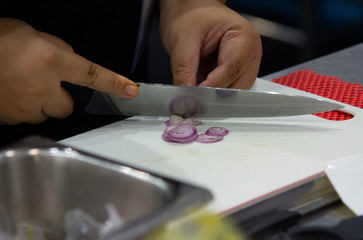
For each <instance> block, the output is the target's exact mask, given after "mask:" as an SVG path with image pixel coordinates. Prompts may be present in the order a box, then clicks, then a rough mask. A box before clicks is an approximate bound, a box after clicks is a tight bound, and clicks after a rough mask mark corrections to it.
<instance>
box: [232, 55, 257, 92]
mask: <svg viewBox="0 0 363 240" xmlns="http://www.w3.org/2000/svg"><path fill="white" fill-rule="evenodd" d="M259 69H260V60H259V59H257V58H255V59H252V61H251V63H250V64H249V65H248V67H247V69H246V71H245V72H244V73H243V75H242V77H241V78H240V79H238V80H237V81H235V82H233V83H232V84H231V85H230V86H228V87H229V88H237V89H250V88H251V87H252V85H253V83H254V82H255V80H256V78H257V75H258V72H259Z"/></svg>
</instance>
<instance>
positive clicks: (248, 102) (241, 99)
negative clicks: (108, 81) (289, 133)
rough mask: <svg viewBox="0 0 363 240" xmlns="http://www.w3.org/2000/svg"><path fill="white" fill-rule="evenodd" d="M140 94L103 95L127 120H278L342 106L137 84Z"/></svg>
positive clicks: (255, 94) (275, 96)
mask: <svg viewBox="0 0 363 240" xmlns="http://www.w3.org/2000/svg"><path fill="white" fill-rule="evenodd" d="M137 84H138V86H139V94H138V95H137V96H136V97H135V98H133V99H124V98H121V97H118V96H115V95H113V94H108V93H103V95H104V97H105V99H106V100H107V101H108V102H109V104H110V105H111V107H112V109H113V111H114V113H115V114H120V115H124V116H135V115H142V116H170V115H171V114H176V115H179V116H183V117H190V116H194V117H279V116H294V115H303V114H313V113H319V112H327V111H331V110H337V109H340V108H342V107H343V105H340V104H337V103H334V102H330V101H326V100H323V99H318V98H311V97H305V96H299V95H292V94H279V93H276V92H261V91H252V90H241V89H229V88H228V89H227V88H212V87H193V86H176V85H165V84H148V83H137Z"/></svg>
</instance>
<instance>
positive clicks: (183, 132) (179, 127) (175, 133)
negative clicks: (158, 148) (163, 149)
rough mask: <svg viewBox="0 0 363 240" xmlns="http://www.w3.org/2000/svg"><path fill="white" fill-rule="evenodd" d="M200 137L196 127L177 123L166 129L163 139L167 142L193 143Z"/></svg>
mask: <svg viewBox="0 0 363 240" xmlns="http://www.w3.org/2000/svg"><path fill="white" fill-rule="evenodd" d="M197 136H198V132H197V129H196V128H195V126H193V125H192V124H189V123H177V124H174V125H170V126H168V127H166V128H165V130H164V132H163V135H162V137H163V139H164V140H165V141H167V142H180V143H187V142H192V141H194V140H195V139H196V137H197Z"/></svg>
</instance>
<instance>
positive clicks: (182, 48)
mask: <svg viewBox="0 0 363 240" xmlns="http://www.w3.org/2000/svg"><path fill="white" fill-rule="evenodd" d="M160 36H161V40H162V42H163V44H164V47H165V49H166V51H167V52H168V53H169V55H170V64H171V71H172V74H173V82H174V84H179V85H190V86H196V85H199V86H209V87H223V88H227V87H229V88H239V89H249V88H250V87H251V86H252V85H253V83H254V81H255V79H256V77H257V74H258V71H259V67H260V61H261V57H262V44H261V39H260V35H259V33H258V32H257V30H256V29H255V28H254V26H253V25H252V24H251V23H249V22H248V21H247V20H246V19H245V18H243V17H242V16H241V15H240V14H238V13H237V12H235V11H233V10H231V9H229V8H228V7H226V6H225V5H224V4H222V3H220V2H218V1H217V0H160Z"/></svg>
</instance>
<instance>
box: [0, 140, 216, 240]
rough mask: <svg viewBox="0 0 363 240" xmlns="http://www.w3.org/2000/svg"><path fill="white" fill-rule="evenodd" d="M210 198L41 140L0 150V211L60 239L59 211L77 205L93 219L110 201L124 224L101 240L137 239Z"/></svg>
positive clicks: (62, 223) (102, 219) (62, 224)
mask: <svg viewBox="0 0 363 240" xmlns="http://www.w3.org/2000/svg"><path fill="white" fill-rule="evenodd" d="M211 199H212V196H211V193H210V192H209V191H208V190H206V189H203V188H200V187H197V186H193V185H190V184H186V183H183V182H180V181H176V180H173V179H169V178H166V177H163V176H159V175H157V174H153V173H150V172H146V171H143V170H141V169H137V168H135V167H131V166H128V165H125V164H122V163H120V162H118V161H117V162H116V161H113V160H110V159H105V158H103V157H100V156H95V155H93V154H89V153H86V152H83V151H79V150H77V149H73V148H71V147H67V146H63V145H59V144H55V143H53V142H51V141H49V140H45V139H42V138H31V139H27V140H26V141H24V142H22V143H21V144H20V145H19V146H18V147H14V148H9V149H5V150H3V151H2V152H0V208H1V209H2V211H0V213H3V214H5V215H6V216H7V217H9V219H11V221H12V222H14V223H15V224H16V223H24V222H25V223H31V224H35V225H36V226H37V227H40V228H43V230H44V231H45V232H46V233H47V234H46V235H47V236H48V238H47V239H64V236H65V215H66V213H67V212H69V211H72V210H75V209H78V210H81V211H83V212H85V213H87V214H89V216H90V217H92V218H93V219H94V220H96V221H98V222H105V221H106V220H107V218H108V212H107V211H106V205H107V204H112V205H113V206H114V208H115V209H116V210H117V212H118V214H119V215H120V216H121V218H122V220H123V221H124V224H123V225H122V226H120V227H119V228H118V229H114V230H112V231H111V232H109V233H108V234H107V236H105V237H104V239H142V238H143V236H145V235H146V234H147V233H148V232H150V231H151V230H153V229H154V228H156V227H158V226H161V225H162V224H163V223H165V222H167V221H168V220H171V219H173V218H175V217H177V216H178V215H179V214H182V213H183V211H184V210H186V209H187V208H191V207H193V206H195V207H199V206H201V205H202V204H204V203H206V202H208V201H209V200H211Z"/></svg>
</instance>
